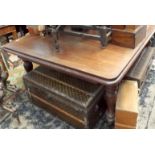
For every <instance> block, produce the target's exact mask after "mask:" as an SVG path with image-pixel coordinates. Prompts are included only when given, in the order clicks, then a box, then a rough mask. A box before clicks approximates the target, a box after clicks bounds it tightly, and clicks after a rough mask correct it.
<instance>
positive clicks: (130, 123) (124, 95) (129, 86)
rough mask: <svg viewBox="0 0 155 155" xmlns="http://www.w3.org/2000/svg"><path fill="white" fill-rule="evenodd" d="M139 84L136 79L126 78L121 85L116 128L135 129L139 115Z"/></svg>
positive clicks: (117, 104)
mask: <svg viewBox="0 0 155 155" xmlns="http://www.w3.org/2000/svg"><path fill="white" fill-rule="evenodd" d="M138 98H139V97H138V85H137V82H136V81H129V80H125V81H123V82H122V84H121V85H120V87H119V91H118V96H117V102H116V114H115V128H117V129H134V128H136V124H137V116H138V100H139V99H138Z"/></svg>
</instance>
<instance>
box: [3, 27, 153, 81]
mask: <svg viewBox="0 0 155 155" xmlns="http://www.w3.org/2000/svg"><path fill="white" fill-rule="evenodd" d="M154 32H155V27H154V26H148V30H147V35H146V37H145V38H144V39H143V41H142V42H141V43H140V44H139V45H138V46H137V47H136V48H135V49H129V48H124V47H120V46H116V45H112V44H109V45H108V46H107V47H106V48H105V49H101V47H100V43H99V42H97V41H90V40H86V39H80V38H77V37H71V36H68V37H65V38H63V37H62V40H61V46H62V49H63V50H62V51H61V52H58V53H57V52H55V51H54V50H53V48H52V39H51V37H40V36H25V37H23V38H21V39H20V40H18V41H15V42H11V43H9V44H6V45H4V46H3V51H5V52H11V53H14V54H16V55H18V56H20V57H22V58H25V59H27V60H29V61H32V62H36V63H38V64H42V65H46V66H49V67H52V68H56V69H59V70H61V71H63V72H66V73H72V74H73V75H78V76H79V77H84V78H87V79H89V77H90V76H91V78H90V79H92V80H94V81H98V82H100V83H102V84H114V83H118V82H119V81H120V80H121V79H122V78H123V77H124V75H125V74H126V72H127V71H128V70H129V68H130V67H131V65H132V64H133V63H134V61H135V60H136V59H137V57H138V56H139V54H140V53H141V51H142V49H143V48H144V47H145V45H146V44H147V42H148V40H149V39H150V38H151V36H152V34H153V33H154Z"/></svg>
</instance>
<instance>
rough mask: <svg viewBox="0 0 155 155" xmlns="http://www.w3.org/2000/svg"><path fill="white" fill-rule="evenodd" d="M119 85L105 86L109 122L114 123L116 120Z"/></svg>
mask: <svg viewBox="0 0 155 155" xmlns="http://www.w3.org/2000/svg"><path fill="white" fill-rule="evenodd" d="M117 90H118V86H106V87H105V101H106V104H107V111H106V118H107V121H108V122H109V123H113V122H114V120H115V105H116V98H117Z"/></svg>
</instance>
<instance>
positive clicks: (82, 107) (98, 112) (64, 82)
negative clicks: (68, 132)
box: [24, 66, 105, 128]
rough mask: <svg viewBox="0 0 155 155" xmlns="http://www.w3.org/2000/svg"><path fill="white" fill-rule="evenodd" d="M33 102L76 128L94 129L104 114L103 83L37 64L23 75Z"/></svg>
mask: <svg viewBox="0 0 155 155" xmlns="http://www.w3.org/2000/svg"><path fill="white" fill-rule="evenodd" d="M24 84H25V86H26V89H27V90H28V92H29V94H30V98H31V99H32V101H33V103H34V104H36V105H38V106H40V107H42V108H44V109H46V110H47V111H49V112H51V113H52V114H54V115H56V116H58V117H60V118H61V119H62V120H64V121H66V122H68V123H69V124H71V125H73V126H75V127H77V128H93V127H95V125H96V123H97V121H98V120H99V118H100V117H101V116H102V115H103V113H104V107H103V106H104V105H105V104H103V98H102V97H103V93H104V92H103V86H102V85H100V84H97V83H96V84H94V83H90V82H88V81H83V80H81V79H78V78H75V77H72V76H70V75H67V74H63V73H60V72H58V71H56V70H53V69H48V68H46V67H41V66H40V67H38V68H36V69H35V70H33V71H31V72H30V73H28V74H27V75H25V76H24Z"/></svg>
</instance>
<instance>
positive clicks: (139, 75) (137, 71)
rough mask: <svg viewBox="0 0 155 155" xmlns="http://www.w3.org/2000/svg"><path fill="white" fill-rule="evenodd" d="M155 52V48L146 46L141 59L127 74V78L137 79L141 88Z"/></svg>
mask: <svg viewBox="0 0 155 155" xmlns="http://www.w3.org/2000/svg"><path fill="white" fill-rule="evenodd" d="M154 53H155V48H152V47H146V48H145V49H144V50H143V51H142V54H141V55H140V56H139V59H138V60H137V61H136V63H135V64H134V65H133V66H132V68H131V69H130V70H129V72H128V73H127V75H126V77H125V78H126V79H128V80H134V81H137V83H138V87H139V88H140V89H141V87H142V86H143V83H144V81H145V79H146V77H147V74H148V72H149V69H150V65H151V63H152V60H153V56H154Z"/></svg>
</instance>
